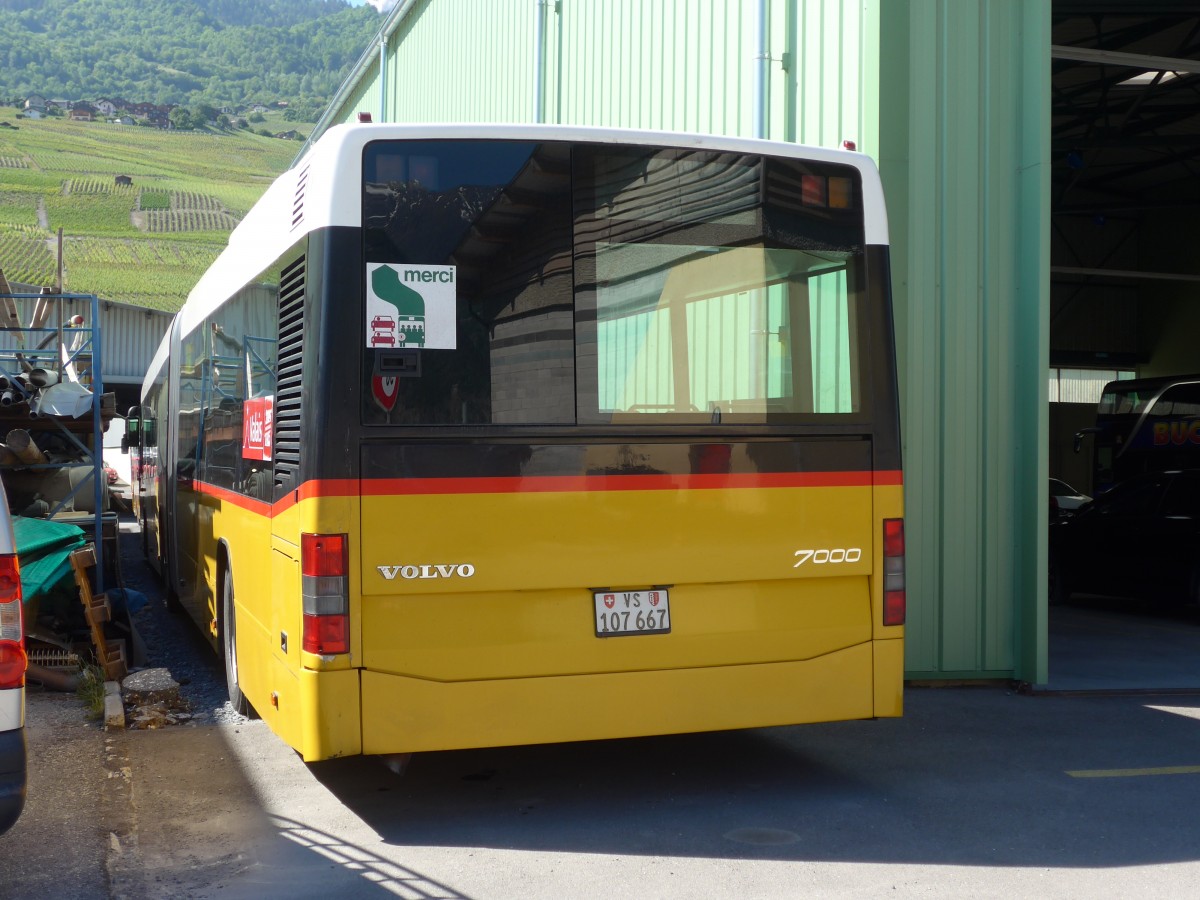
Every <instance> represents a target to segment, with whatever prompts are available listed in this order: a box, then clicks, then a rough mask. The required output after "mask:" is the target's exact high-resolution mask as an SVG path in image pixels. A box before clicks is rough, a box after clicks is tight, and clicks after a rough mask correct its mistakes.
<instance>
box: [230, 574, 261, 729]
mask: <svg viewBox="0 0 1200 900" xmlns="http://www.w3.org/2000/svg"><path fill="white" fill-rule="evenodd" d="M221 655H222V656H224V657H225V685H226V687H227V688H228V690H229V705H230V706H232V707H233V711H234V712H236V713H237V714H238V715H241V716H246V717H247V718H251V719H254V718H257V717H258V716H257V714H256V713H255V712H254V707H253V706H251V705H250V701H249V700H247V699H246V695H245V694H243V693H242V688H241V685H240V684H239V683H238V664H237V615H236V613H235V611H234V605H233V572H231V571H230V570H229V569H226V570H225V577H224V579H222V587H221Z"/></svg>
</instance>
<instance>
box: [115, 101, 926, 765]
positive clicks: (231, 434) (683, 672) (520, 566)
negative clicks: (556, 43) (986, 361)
mask: <svg viewBox="0 0 1200 900" xmlns="http://www.w3.org/2000/svg"><path fill="white" fill-rule="evenodd" d="M130 428H131V430H132V433H133V441H134V443H135V445H136V450H137V452H138V454H139V460H140V464H139V476H140V477H139V479H138V490H139V492H140V496H139V503H138V509H139V517H140V519H141V524H142V527H143V530H144V535H145V542H146V548H147V552H148V554H149V556H150V558H151V561H152V563H153V564H154V565H155V566H156V567H157V568H158V570H159V571H160V572H161V574H162V575H163V577H164V579H165V580H166V583H167V585H168V593H169V598H170V601H171V602H173V603H176V604H178V605H179V606H181V607H182V608H183V609H184V610H186V612H187V614H188V615H190V616H191V617H192V618H193V619H194V620H195V621H196V623H197V624H198V625H199V626H200V627H201V628H202V629H203V631H204V632H205V633H206V634H207V635H208V636H209V638H210V640H211V641H212V643H213V646H214V648H215V649H216V650H217V652H218V653H220V654H222V655H223V656H224V659H225V666H226V672H227V677H228V682H229V695H230V699H231V701H232V702H233V705H234V706H235V707H236V708H237V709H239V710H241V711H244V712H247V711H248V712H255V713H257V714H258V715H260V716H262V718H264V719H265V720H266V721H267V722H268V723H269V724H270V726H271V728H272V729H273V730H274V731H275V732H276V733H277V734H278V735H279V736H280V737H281V738H283V740H284V741H286V742H287V743H288V744H290V745H291V746H292V747H294V748H295V749H296V750H297V751H299V753H300V754H301V755H302V756H303V757H304V759H306V760H320V759H327V758H330V757H337V756H345V755H349V754H380V755H391V754H407V753H411V752H414V751H424V750H439V749H451V748H465V747H482V746H500V745H512V744H527V743H541V742H554V741H577V740H590V739H597V738H615V737H626V736H635V735H652V734H667V733H683V732H695V731H710V730H718V729H732V728H751V727H758V726H767V725H784V724H795V723H804V722H822V721H832V720H842V719H862V718H870V717H875V716H897V715H899V714H900V712H901V697H902V683H903V682H902V679H903V656H904V651H903V647H904V642H903V632H904V629H903V622H904V604H905V595H904V530H903V519H902V516H903V511H902V483H901V472H900V435H899V415H898V404H897V389H896V373H895V355H894V346H893V328H892V310H891V300H890V288H889V270H888V241H887V224H886V217H885V211H884V203H883V194H882V191H881V189H880V184H879V177H878V174H877V172H876V170H875V168H874V166H873V165H872V163H871V162H870V160H869V159H867V158H866V157H865V156H863V155H861V154H858V153H854V152H848V151H843V150H838V151H832V150H823V149H815V148H809V147H801V146H797V145H792V144H782V143H771V142H765V141H755V140H744V139H733V138H718V137H703V136H696V135H685V134H666V133H647V132H631V131H616V130H607V129H589V128H573V127H572V128H567V127H559V126H540V125H539V126H534V125H530V126H519V125H505V126H498V125H470V126H466V125H421V126H408V125H384V124H375V125H372V124H359V125H347V126H339V127H336V128H332V129H330V130H329V131H328V132H327V133H326V134H325V135H324V136H323V137H321V139H320V140H319V141H317V142H315V143H314V144H313V145H312V147H311V148H310V150H309V151H308V152H307V153H306V154H305V155H304V157H303V158H301V159H300V160H299V161H298V162H297V164H296V166H295V167H294V168H293V169H291V170H290V171H288V172H287V173H285V174H284V175H283V176H281V177H280V178H279V179H278V181H276V183H275V184H274V185H273V186H272V187H271V188H270V189H269V190H268V191H267V193H266V194H265V195H264V196H263V199H262V200H261V201H260V202H259V203H258V204H257V205H256V206H255V207H254V209H253V210H251V212H250V213H249V214H248V215H247V216H246V218H245V220H244V221H243V222H242V223H241V224H240V225H239V226H238V227H237V229H236V230H235V231H234V233H233V234H232V236H231V237H230V241H229V246H228V248H227V249H226V250H225V251H224V252H223V253H222V255H221V256H220V258H219V259H218V260H217V261H216V262H215V263H214V264H213V266H212V268H211V269H210V270H209V271H208V272H207V273H206V274H205V275H204V277H203V278H202V279H201V281H200V282H199V283H198V284H197V286H196V288H195V290H194V291H193V292H192V294H191V296H190V297H189V299H188V301H187V303H186V305H185V306H184V308H183V309H182V311H181V312H180V313H179V315H178V317H177V318H176V320H175V322H174V324H173V326H172V328H171V330H170V333H169V334H168V336H167V337H166V338H165V339H164V341H163V343H162V346H161V347H160V348H159V350H158V353H157V355H156V357H155V359H154V361H153V363H152V365H151V368H150V371H149V372H148V373H147V376H146V381H145V385H144V390H143V397H142V405H141V407H140V410H139V412H138V414H137V415H136V416H135V417H134V420H133V421H132V422H131V425H130Z"/></svg>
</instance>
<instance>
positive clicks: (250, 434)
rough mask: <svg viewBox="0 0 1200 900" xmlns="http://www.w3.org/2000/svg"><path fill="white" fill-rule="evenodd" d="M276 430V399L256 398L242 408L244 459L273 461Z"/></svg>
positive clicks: (248, 401)
mask: <svg viewBox="0 0 1200 900" xmlns="http://www.w3.org/2000/svg"><path fill="white" fill-rule="evenodd" d="M274 430H275V398H274V397H255V398H253V399H251V400H247V401H246V402H245V404H244V405H243V406H242V458H243V459H257V460H262V461H264V462H270V460H271V435H272V433H273V432H274Z"/></svg>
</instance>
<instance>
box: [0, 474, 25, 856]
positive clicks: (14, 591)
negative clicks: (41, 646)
mask: <svg viewBox="0 0 1200 900" xmlns="http://www.w3.org/2000/svg"><path fill="white" fill-rule="evenodd" d="M23 620H24V615H23V611H22V609H21V569H20V565H19V564H18V562H17V548H16V544H15V542H14V540H13V529H12V520H11V518H10V517H9V513H8V499H7V497H6V496H5V494H4V486H3V484H0V834H3V833H4V832H6V831H8V829H9V828H11V827H12V826H13V823H14V822H16V821H17V818H18V817H19V816H20V815H21V810H22V809H23V808H24V806H25V767H26V757H25V666H26V662H27V660H26V656H25V631H24V626H23Z"/></svg>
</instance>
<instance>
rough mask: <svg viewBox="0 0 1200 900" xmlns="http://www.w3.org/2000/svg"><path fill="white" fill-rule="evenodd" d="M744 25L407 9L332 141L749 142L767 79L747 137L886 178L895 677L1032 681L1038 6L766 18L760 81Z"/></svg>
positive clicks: (728, 18)
mask: <svg viewBox="0 0 1200 900" xmlns="http://www.w3.org/2000/svg"><path fill="white" fill-rule="evenodd" d="M758 9H759V0H703V2H702V0H559V2H557V3H554V2H548V3H543V4H539V3H537V2H535V0H406V2H403V3H402V4H401V5H400V7H399V8H398V10H397V11H396V12H394V13H393V14H392V17H391V19H390V20H389V22H390V25H391V26H392V33H391V34H389V35H388V37H387V53H386V63H385V68H386V78H385V79H384V85H383V90H382V91H381V89H380V85H379V83H378V82H379V80H380V79H379V71H380V66H379V63H378V61H377V60H372V59H371V53H372V51H371V50H368V51H367V53H365V54H364V57H363V61H362V63H361V64H360V67H359V70H358V73H357V74H356V75H355V76H354V78H353V79H352V81H351V83H349V84H348V85H347V86H346V87H345V89H344V92H343V93H342V94H341V95H340V96H339V98H338V100H336V101H335V105H334V108H332V109H331V111H330V114H329V117H328V121H329V122H336V121H351V120H353V118H354V114H355V113H356V112H357V111H359V110H362V109H367V110H370V111H371V112H372V113H373V114H375V115H377V116H378V115H379V114H380V112H382V113H383V117H384V119H385V120H387V121H416V122H420V121H520V122H526V121H535V120H538V119H540V120H543V121H549V122H563V123H570V124H588V125H612V126H624V127H634V128H663V129H670V130H684V131H707V132H713V133H717V134H729V135H746V136H750V135H753V134H754V129H755V123H756V119H757V116H756V109H755V104H754V98H755V84H756V78H757V74H758V67H759V66H760V65H762V66H764V69H763V71H764V73H765V86H766V91H765V100H764V104H763V110H762V123H763V131H764V133H765V136H767V137H771V138H776V139H784V140H796V141H801V142H805V143H811V144H819V145H823V146H838V145H840V143H841V141H842V140H843V139H847V138H849V139H853V140H855V141H856V142H857V144H858V147H859V149H860V150H862V151H863V152H865V153H868V154H870V155H871V156H873V157H874V158H875V159H876V160H877V161H878V162H879V164H880V168H881V170H882V171H883V175H884V183H885V188H886V189H887V192H888V198H889V200H888V202H889V212H890V217H891V223H892V238H893V247H894V249H893V269H894V288H895V295H896V301H897V326H898V344H899V354H900V364H901V381H902V393H903V403H904V414H903V424H904V434H905V482H906V486H907V489H908V490H907V504H908V511H907V519H908V521H907V530H908V555H909V563H908V571H909V627H908V631H907V639H908V641H907V654H908V656H907V669H908V670H909V673H910V674H911V675H913V676H921V677H958V676H964V677H987V676H1004V677H1009V676H1014V677H1020V678H1022V679H1024V680H1028V681H1034V682H1041V681H1045V679H1046V638H1045V586H1044V582H1045V579H1044V571H1045V550H1044V545H1045V531H1046V520H1047V505H1046V504H1047V502H1048V501H1047V498H1046V495H1045V491H1046V487H1045V484H1046V464H1045V461H1044V456H1045V452H1044V447H1045V437H1046V402H1045V401H1046V398H1045V378H1044V377H1043V373H1044V372H1045V371H1046V366H1047V360H1048V349H1047V348H1048V337H1047V335H1048V328H1049V325H1048V318H1049V317H1048V303H1049V301H1048V293H1047V291H1048V289H1047V283H1048V271H1049V269H1048V222H1049V194H1048V186H1049V173H1048V153H1049V114H1048V104H1049V92H1050V69H1049V48H1050V32H1049V27H1050V7H1049V4H1046V3H1044V2H1042V0H765V9H766V11H767V16H768V26H769V27H768V32H767V35H768V39H767V47H766V53H765V56H766V57H767V58H766V60H765V61H761V60H760V58H759V57H760V54H759V51H758V43H757V42H758V30H757V27H756V25H757V11H758ZM537 16H541V28H542V37H543V45H542V51H541V54H540V59H539V57H538V53H537V46H538V43H537V33H538V25H537ZM374 52H375V55H376V56H378V55H379V54H378V48H375V50H374ZM539 71H540V73H541V80H540V83H541V85H542V87H541V90H540V93H539V91H538V90H537V87H536V86H537V85H538V83H539V77H538V73H539ZM383 97H386V109H385V110H381V109H380V106H381V101H382V100H383ZM535 97H539V98H540V99H537V100H535Z"/></svg>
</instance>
